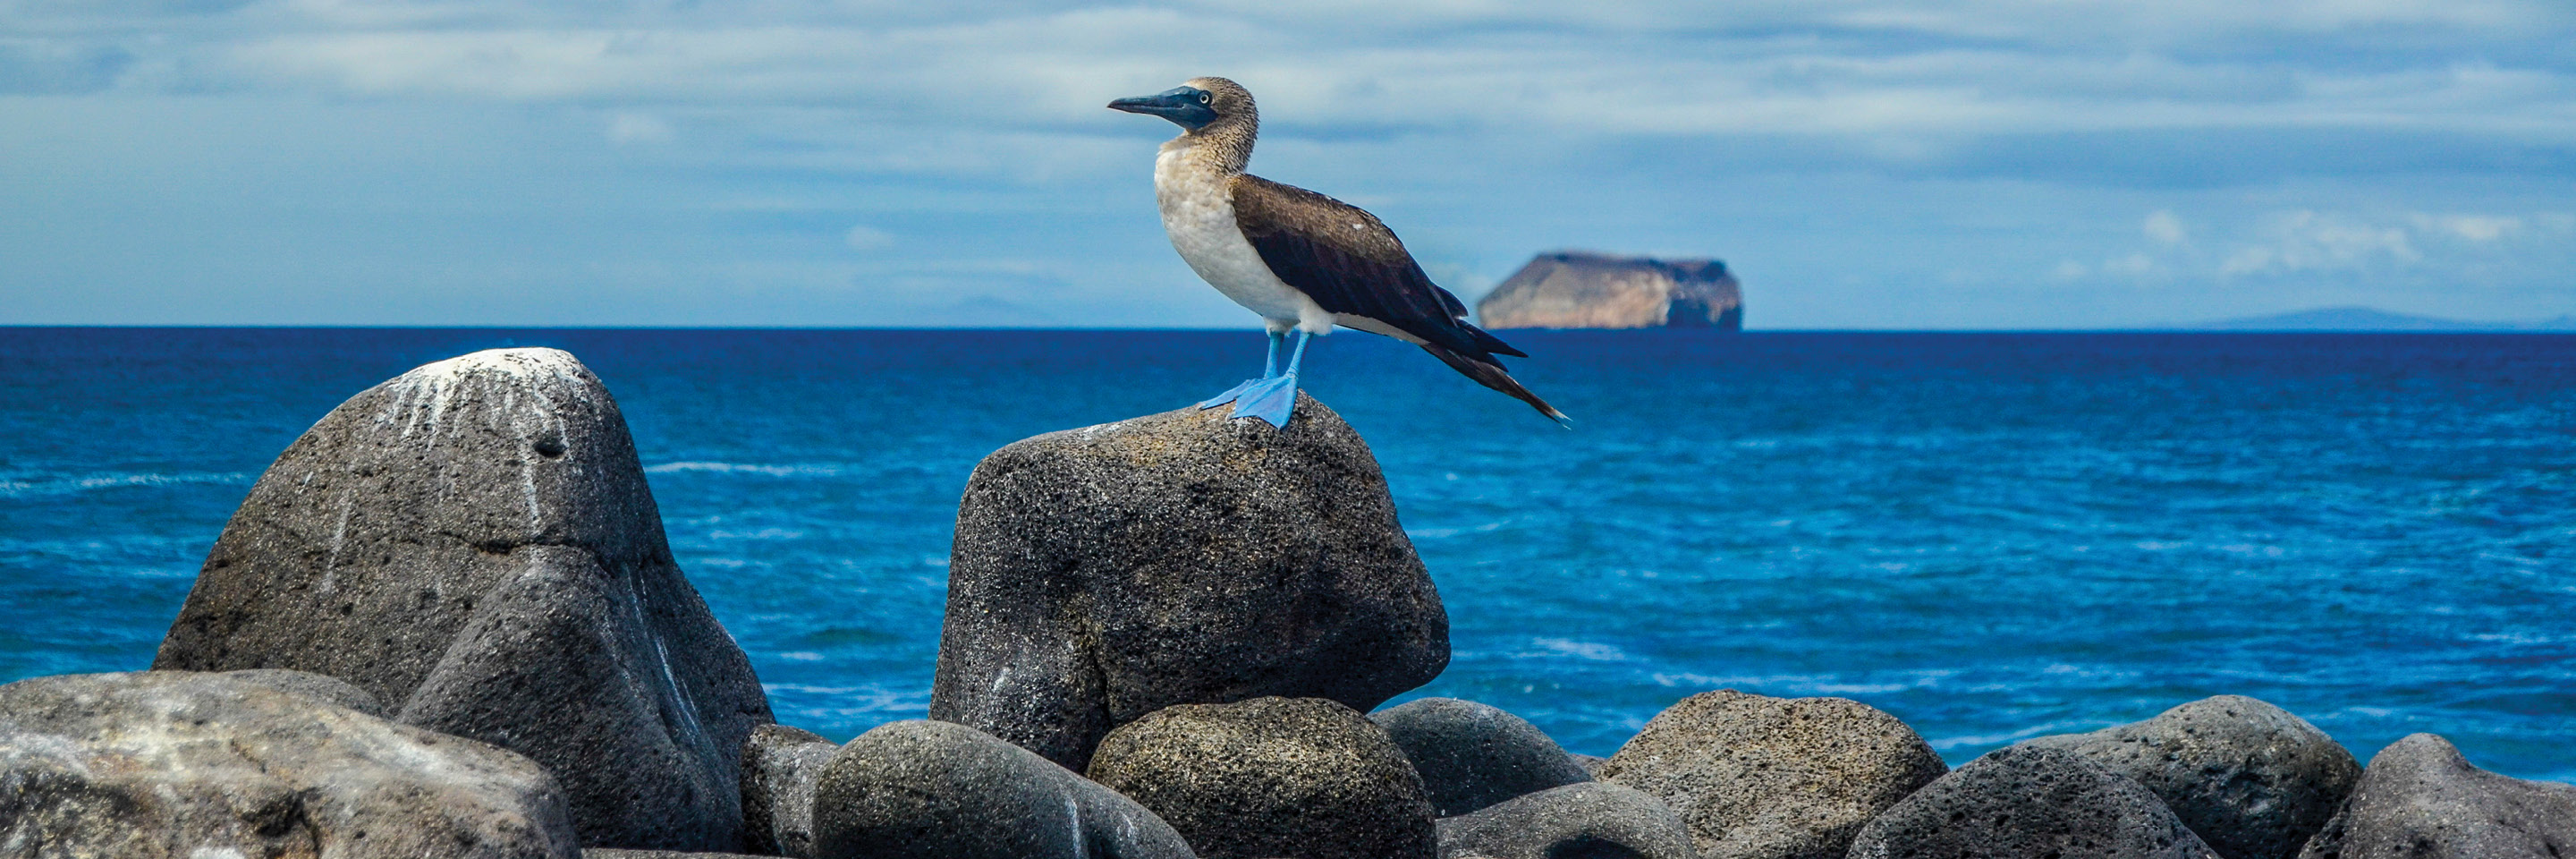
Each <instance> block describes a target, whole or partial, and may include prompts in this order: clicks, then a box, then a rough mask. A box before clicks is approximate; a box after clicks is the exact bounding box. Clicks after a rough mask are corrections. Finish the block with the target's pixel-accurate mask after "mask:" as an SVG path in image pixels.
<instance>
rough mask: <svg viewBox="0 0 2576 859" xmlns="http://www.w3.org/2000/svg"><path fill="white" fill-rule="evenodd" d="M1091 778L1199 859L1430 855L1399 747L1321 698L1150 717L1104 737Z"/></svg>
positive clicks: (1430, 841)
mask: <svg viewBox="0 0 2576 859" xmlns="http://www.w3.org/2000/svg"><path fill="white" fill-rule="evenodd" d="M1089 775H1090V776H1091V779H1092V780H1093V781H1096V782H1099V783H1101V784H1102V785H1106V786H1107V787H1108V788H1109V789H1111V790H1115V791H1117V792H1119V793H1122V794H1125V795H1127V796H1129V797H1131V798H1133V799H1135V800H1136V801H1137V802H1138V803H1140V804H1142V805H1144V806H1145V807H1146V808H1149V809H1153V811H1154V813H1155V814H1158V815H1161V816H1162V818H1163V820H1164V821H1166V822H1169V823H1170V824H1171V825H1172V828H1174V829H1177V830H1180V833H1181V836H1182V837H1184V838H1187V839H1189V843H1190V846H1191V847H1193V848H1196V849H1197V850H1198V852H1199V855H1200V856H1203V857H1207V859H1260V857H1293V859H1429V857H1431V856H1433V855H1435V852H1436V850H1437V849H1438V838H1439V836H1438V829H1437V827H1436V826H1435V825H1434V824H1433V823H1432V812H1431V802H1430V800H1428V799H1426V798H1425V797H1424V796H1423V792H1422V777H1421V776H1420V775H1418V774H1416V773H1415V772H1414V771H1413V764H1412V762H1411V761H1408V760H1406V759H1405V757H1404V751H1403V750H1402V749H1399V748H1396V745H1395V743H1394V741H1392V740H1389V739H1387V736H1386V732H1385V731H1383V730H1380V729H1379V728H1378V726H1377V725H1376V724H1375V723H1372V722H1370V721H1369V720H1368V719H1367V717H1364V716H1361V715H1360V714H1359V712H1358V711H1356V710H1352V709H1351V708H1349V707H1345V706H1343V705H1341V704H1340V703H1339V702H1335V701H1330V700H1326V699H1322V698H1254V699H1252V700H1249V701H1238V702H1234V703H1230V704H1182V705H1178V706H1173V707H1166V708H1164V709H1161V710H1156V711H1154V712H1153V713H1151V714H1149V715H1147V716H1146V717H1145V718H1142V719H1138V720H1136V721H1133V722H1129V723H1127V724H1126V725H1122V726H1120V727H1119V728H1118V730H1115V731H1112V732H1110V734H1109V736H1108V738H1107V739H1105V740H1103V741H1102V742H1101V744H1100V752H1099V754H1097V755H1094V756H1093V757H1092V759H1091V771H1090V773H1089Z"/></svg>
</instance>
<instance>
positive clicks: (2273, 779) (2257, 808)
mask: <svg viewBox="0 0 2576 859" xmlns="http://www.w3.org/2000/svg"><path fill="white" fill-rule="evenodd" d="M2023 745H2029V746H2047V747H2050V748H2058V749H2065V750H2067V751H2071V752H2075V753H2077V754H2081V755H2083V756H2085V757H2088V758H2092V759H2093V760H2094V761H2096V762H2099V763H2101V764H2103V765H2105V766H2108V767H2110V768H2111V769H2112V770H2114V771H2117V772H2119V773H2120V774H2121V775H2125V776H2128V777H2129V778H2131V779H2135V780H2136V781H2137V782H2138V783H2139V784H2142V785H2145V786H2146V788H2147V789H2148V790H2151V791H2154V792H2155V794H2156V796H2157V797H2158V798H2160V799H2163V800H2164V802H2165V807H2167V808H2171V809H2173V813H2174V816H2175V817H2179V818H2182V822H2183V824H2184V825H2186V826H2189V827H2191V831H2192V832H2194V833H2197V834H2199V835H2200V838H2201V840H2202V841H2206V842H2208V843H2209V847H2210V849H2212V850H2216V851H2218V855H2220V856H2224V857H2227V859H2281V857H2284V856H2288V855H2290V854H2292V853H2295V852H2297V851H2298V849H2299V845H2302V844H2306V843H2307V842H2308V838H2309V836H2313V835H2315V834H2317V830H2318V829H2320V828H2323V827H2324V826H2325V825H2326V820H2327V819H2328V818H2331V817H2333V816H2334V813H2335V809H2336V808H2338V807H2340V806H2342V805H2343V798H2344V795H2345V794H2348V793H2351V792H2352V785H2353V782H2354V781H2356V780H2358V779H2360V778H2361V765H2360V764H2358V763H2355V762H2354V761H2353V759H2352V753H2351V752H2348V751H2345V750H2344V747H2343V746H2341V745H2337V744H2336V743H2335V741H2334V739H2333V738H2331V737H2328V736H2326V734H2325V732H2324V731H2320V730H2317V728H2316V726H2314V725H2310V724H2308V723H2307V722H2306V721H2305V720H2302V719H2300V718H2299V717H2297V716H2294V715H2291V714H2290V712H2289V711H2287V710H2283V709H2281V708H2279V707H2275V706H2272V705H2270V704H2266V703H2263V702H2262V701H2258V700H2255V699H2252V698H2247V697H2244V696H2242V695H2220V696H2218V697H2215V698H2203V699H2201V700H2198V701H2193V702H2191V703H2188V704H2184V705H2182V706H2179V707H2175V708H2173V709H2171V710H2166V711H2164V713H2163V714H2161V715H2158V716H2156V717H2155V718H2153V719H2148V720H2146V721H2143V722H2136V723H2132V724H2127V725H2120V726H2117V727H2111V728H2105V729H2102V730H2099V731H2094V732H2092V733H2089V734H2069V735H2065V736H2056V737H2040V738H2038V739H2034V740H2030V741H2028V742H2025V743H2023Z"/></svg>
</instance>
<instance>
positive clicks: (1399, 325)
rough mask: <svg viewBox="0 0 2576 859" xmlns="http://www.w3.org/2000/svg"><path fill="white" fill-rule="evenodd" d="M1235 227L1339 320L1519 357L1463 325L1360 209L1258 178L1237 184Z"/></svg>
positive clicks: (1463, 311) (1446, 299) (1460, 309)
mask: <svg viewBox="0 0 2576 859" xmlns="http://www.w3.org/2000/svg"><path fill="white" fill-rule="evenodd" d="M1231 190H1232V192H1233V195H1234V221H1235V225H1236V226H1238V227H1241V228H1242V230H1243V237H1244V238H1245V239H1246V240H1249V241H1250V242H1252V248H1253V250H1255V251H1258V252H1259V253H1260V254H1261V261H1262V262H1263V263H1265V264H1268V265H1269V266H1270V271H1271V273H1272V274H1275V275H1278V276H1279V279H1280V280H1281V281H1283V282H1285V283H1287V284H1288V285H1289V286H1292V287H1295V288H1296V289H1297V291H1299V292H1303V293H1305V294H1306V296H1307V297H1308V298H1312V299H1314V300H1315V304H1316V305H1317V306H1319V307H1322V308H1324V309H1325V310H1327V311H1330V312H1332V313H1336V314H1350V315H1353V316H1362V317H1367V318H1369V319H1375V320H1377V321H1379V322H1384V323H1386V324H1387V325H1390V326H1393V327H1395V328H1396V329H1397V330H1400V331H1403V332H1405V333H1407V334H1411V335H1413V336H1415V337H1420V338H1422V339H1423V340H1425V341H1428V342H1430V343H1434V344H1437V345H1440V346H1442V347H1446V348H1448V349H1451V350H1454V351H1457V352H1462V353H1466V354H1469V355H1487V354H1494V353H1499V354H1504V355H1520V354H1521V352H1520V351H1519V350H1517V349H1513V348H1512V347H1510V346H1508V345H1505V344H1504V343H1503V341H1501V340H1500V339H1497V338H1495V337H1494V336H1493V335H1491V334H1486V333H1485V332H1483V331H1480V330H1478V329H1476V328H1475V327H1474V326H1470V325H1466V324H1463V323H1461V322H1460V321H1459V320H1460V319H1463V318H1465V317H1466V315H1467V307H1466V305H1464V304H1461V303H1459V301H1458V297H1457V296H1455V295H1451V294H1449V291H1448V290H1446V289H1441V288H1440V285H1439V284H1435V283H1432V282H1431V277H1430V276H1429V275H1426V274H1423V273H1422V266H1420V265H1418V264H1416V263H1414V261H1413V255H1412V254H1409V253H1406V252H1405V250H1404V243H1403V242H1401V241H1398V240H1397V239H1396V237H1395V232H1394V231H1392V230H1389V229H1387V228H1386V225H1385V224H1382V223H1379V222H1378V219H1377V217H1376V216H1374V215H1371V214H1369V213H1367V212H1365V211H1362V210H1360V208H1359V207H1357V206H1353V205H1350V204H1348V203H1344V202H1342V201H1340V200H1335V199H1333V198H1331V197H1327V196H1324V195H1322V194H1317V193H1315V192H1313V191H1308V190H1306V189H1303V188H1297V187H1294V186H1289V185H1282V184H1280V183H1277V182H1273V181H1270V180H1268V179H1263V178H1261V177H1259V176H1253V175H1249V174H1246V175H1240V176H1236V177H1234V179H1233V180H1232V185H1231Z"/></svg>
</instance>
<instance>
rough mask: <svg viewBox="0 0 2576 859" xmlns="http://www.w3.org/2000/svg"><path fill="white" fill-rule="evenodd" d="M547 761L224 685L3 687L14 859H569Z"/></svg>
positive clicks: (173, 680)
mask: <svg viewBox="0 0 2576 859" xmlns="http://www.w3.org/2000/svg"><path fill="white" fill-rule="evenodd" d="M579 851H580V847H579V844H578V841H577V839H576V837H575V835H574V833H573V828H572V819H571V816H570V813H569V810H568V809H567V808H566V807H565V804H564V795H563V792H562V790H561V789H560V788H558V787H557V786H556V784H555V781H554V779H553V778H552V777H550V776H548V775H547V774H546V771H545V770H544V769H542V768H540V767H538V766H537V765H536V763H535V762H533V761H530V760H528V759H527V758H525V757H521V756H519V755H516V754H512V753H510V752H507V751H503V750H501V749H498V748H495V747H492V746H489V745H485V744H483V743H479V742H475V741H473V740H467V739H461V738H457V737H451V736H445V735H442V734H437V733H432V732H430V731H424V730H421V729H419V728H414V727H410V726H407V725H401V724H397V723H394V722H390V721H386V720H384V719H379V718H376V717H374V716H370V715H367V714H365V713H360V712H358V711H356V710H351V709H348V708H346V707H340V706H336V705H333V704H329V703H326V702H323V701H318V700H315V699H313V698H310V697H306V696H303V695H298V694H293V693H289V692H285V691H281V690H278V689H275V688H272V687H270V686H267V685H263V684H259V683H253V682H250V681H247V680H243V679H240V678H236V677H229V676H226V675H222V674H204V673H196V672H180V671H150V672H139V673H132V674H78V675H64V676H56V677H37V678H33V679H28V680H20V681H18V682H15V683H11V684H8V685H6V686H0V854H6V855H9V856H48V857H56V856H58V857H117V859H209V857H270V859H284V857H307V859H310V857H322V856H331V857H344V859H376V858H377V857H382V859H396V857H400V859H449V857H456V859H464V857H473V859H573V857H575V856H577V855H579Z"/></svg>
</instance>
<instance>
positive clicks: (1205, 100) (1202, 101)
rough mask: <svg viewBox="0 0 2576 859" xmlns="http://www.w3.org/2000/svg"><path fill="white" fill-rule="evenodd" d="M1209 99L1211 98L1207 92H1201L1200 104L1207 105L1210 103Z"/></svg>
mask: <svg viewBox="0 0 2576 859" xmlns="http://www.w3.org/2000/svg"><path fill="white" fill-rule="evenodd" d="M1208 98H1209V96H1208V94H1207V92H1206V91H1204V90H1202V91H1200V92H1199V103H1200V104H1206V103H1208Z"/></svg>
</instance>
